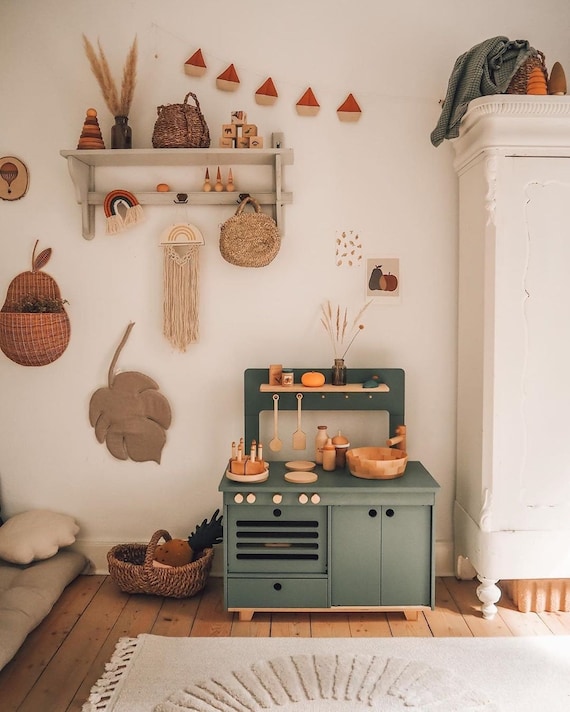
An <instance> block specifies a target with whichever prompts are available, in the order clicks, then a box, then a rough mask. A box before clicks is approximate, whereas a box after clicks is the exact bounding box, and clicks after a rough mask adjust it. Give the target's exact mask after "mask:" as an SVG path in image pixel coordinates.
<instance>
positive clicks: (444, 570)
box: [71, 540, 454, 576]
mask: <svg viewBox="0 0 570 712" xmlns="http://www.w3.org/2000/svg"><path fill="white" fill-rule="evenodd" d="M116 543H117V544H119V543H124V542H116ZM113 546H115V543H113V542H109V541H86V540H78V541H76V542H75V544H74V545H73V546H72V547H71V548H72V549H75V550H76V551H79V552H81V553H82V554H83V555H84V556H86V557H87V558H88V559H89V560H90V561H91V571H90V573H92V574H108V573H109V570H108V568H107V552H108V551H109V549H111V548H112V547H113ZM453 572H454V566H453V542H451V541H438V542H436V544H435V575H436V576H453ZM210 575H211V576H222V575H223V557H222V551H221V549H220V548H219V547H218V550H217V555H216V556H215V557H214V562H213V564H212V571H211V574H210Z"/></svg>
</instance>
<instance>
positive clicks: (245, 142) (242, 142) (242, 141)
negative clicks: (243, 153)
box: [236, 136, 250, 148]
mask: <svg viewBox="0 0 570 712" xmlns="http://www.w3.org/2000/svg"><path fill="white" fill-rule="evenodd" d="M249 146H250V139H249V138H248V137H247V136H238V137H237V138H236V148H249Z"/></svg>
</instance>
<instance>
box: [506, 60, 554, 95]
mask: <svg viewBox="0 0 570 712" xmlns="http://www.w3.org/2000/svg"><path fill="white" fill-rule="evenodd" d="M536 67H540V69H542V72H543V74H544V79H545V80H546V81H548V72H547V69H546V62H545V59H544V54H543V53H542V52H541V51H540V50H537V54H535V55H533V56H531V57H529V58H528V59H527V60H526V61H524V62H523V63H522V64H521V66H520V67H519V68H518V69H517V71H516V72H515V73H514V75H513V78H512V79H511V83H510V84H509V86H508V87H507V91H506V93H507V94H526V93H527V84H528V78H529V76H530V73H531V72H532V70H533V69H536Z"/></svg>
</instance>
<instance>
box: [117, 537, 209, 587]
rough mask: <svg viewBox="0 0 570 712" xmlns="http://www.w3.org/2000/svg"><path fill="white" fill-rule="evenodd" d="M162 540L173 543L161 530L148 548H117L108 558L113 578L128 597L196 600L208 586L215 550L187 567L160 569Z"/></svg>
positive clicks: (131, 545)
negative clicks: (141, 595)
mask: <svg viewBox="0 0 570 712" xmlns="http://www.w3.org/2000/svg"><path fill="white" fill-rule="evenodd" d="M161 538H164V540H165V541H170V539H172V537H171V536H170V534H169V533H168V532H167V531H166V530H165V529H159V530H158V531H156V532H155V533H154V534H153V535H152V537H151V540H150V541H149V543H148V544H118V545H117V546H114V547H113V548H112V549H111V550H110V551H109V552H108V554H107V563H108V565H109V575H110V576H111V578H112V579H113V581H114V582H115V583H116V584H117V586H118V587H119V588H120V589H121V591H124V592H125V593H152V594H154V595H156V596H169V597H171V598H189V597H190V596H194V595H195V594H196V593H198V592H199V591H201V590H202V589H203V588H204V586H205V585H206V581H207V580H208V575H209V573H210V569H211V568H212V561H213V559H214V549H213V548H211V547H210V548H207V549H204V551H202V552H201V553H200V555H199V558H197V559H196V560H195V561H192V562H191V563H189V564H184V565H183V566H171V567H166V568H165V567H156V566H154V565H153V560H154V554H155V551H156V547H157V545H158V542H159V540H160V539H161Z"/></svg>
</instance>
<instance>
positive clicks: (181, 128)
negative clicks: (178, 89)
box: [152, 91, 210, 148]
mask: <svg viewBox="0 0 570 712" xmlns="http://www.w3.org/2000/svg"><path fill="white" fill-rule="evenodd" d="M189 96H191V97H192V98H193V99H194V102H195V103H196V106H192V105H191V104H188V97H189ZM156 111H157V113H158V117H157V119H156V122H155V124H154V130H153V132H152V145H153V147H154V148H208V147H209V146H210V131H209V129H208V124H207V123H206V119H205V118H204V115H203V114H202V111H201V109H200V102H199V101H198V97H197V96H196V94H193V93H192V92H191V91H190V92H188V94H186V96H185V97H184V103H183V104H163V105H161V106H158V107H157V109H156Z"/></svg>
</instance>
